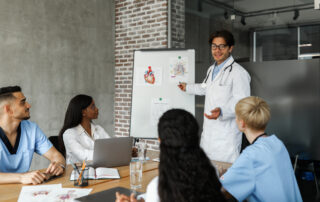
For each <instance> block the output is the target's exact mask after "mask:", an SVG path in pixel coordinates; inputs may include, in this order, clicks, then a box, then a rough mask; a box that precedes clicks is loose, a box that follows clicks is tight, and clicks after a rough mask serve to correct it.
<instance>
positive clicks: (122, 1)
mask: <svg viewBox="0 0 320 202" xmlns="http://www.w3.org/2000/svg"><path fill="white" fill-rule="evenodd" d="M167 10H168V6H167V0H116V1H115V102H114V103H115V106H114V107H115V109H114V112H115V117H114V120H115V135H116V136H129V129H130V112H131V91H132V75H133V51H134V50H137V49H146V48H148V49H149V48H167V27H168V20H167V18H168V17H167V14H168V12H167ZM146 142H147V144H148V149H151V150H158V145H159V143H158V142H157V141H154V140H147V141H146Z"/></svg>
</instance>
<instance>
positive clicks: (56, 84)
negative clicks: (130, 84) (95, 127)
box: [0, 0, 114, 169]
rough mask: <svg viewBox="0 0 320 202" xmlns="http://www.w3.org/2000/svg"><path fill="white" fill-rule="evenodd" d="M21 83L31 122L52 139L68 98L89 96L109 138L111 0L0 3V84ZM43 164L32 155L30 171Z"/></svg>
mask: <svg viewBox="0 0 320 202" xmlns="http://www.w3.org/2000/svg"><path fill="white" fill-rule="evenodd" d="M8 85H20V86H21V87H22V89H23V92H24V94H25V95H26V96H27V99H28V101H29V102H30V103H31V105H32V108H31V121H34V122H36V123H38V125H39V126H40V128H41V129H42V130H43V131H44V132H45V134H46V135H47V136H52V135H57V134H58V132H59V130H60V128H61V126H62V123H63V119H64V115H65V111H66V108H67V105H68V103H69V100H70V99H71V98H72V97H73V96H74V95H76V94H79V93H84V94H89V95H91V96H93V98H94V100H95V101H96V103H97V106H98V107H99V109H100V117H99V119H98V120H97V121H96V123H98V124H101V125H102V126H103V127H104V128H105V129H106V130H107V132H109V133H110V134H111V135H113V131H114V127H113V122H114V121H113V103H114V1H109V0H108V1H106V0H1V1H0V86H8ZM47 163H48V162H46V161H45V160H43V158H39V156H38V155H35V157H34V160H33V163H32V167H31V168H32V169H36V168H43V167H45V166H46V165H47Z"/></svg>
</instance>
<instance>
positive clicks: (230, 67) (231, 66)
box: [201, 61, 234, 88]
mask: <svg viewBox="0 0 320 202" xmlns="http://www.w3.org/2000/svg"><path fill="white" fill-rule="evenodd" d="M233 63H234V61H233V62H232V63H231V64H230V65H228V66H226V67H225V68H224V69H223V72H222V75H221V77H220V81H219V85H220V86H221V85H222V84H221V81H222V80H223V77H224V73H225V72H226V70H227V69H228V68H229V73H230V72H231V71H232V69H233ZM216 64H217V63H216V62H215V63H214V66H213V68H211V69H210V71H209V73H208V74H207V76H206V78H205V79H204V81H203V82H202V84H201V87H202V88H206V87H207V80H208V78H209V76H210V74H211V72H212V69H214V68H215V67H216ZM229 75H230V74H228V77H229Z"/></svg>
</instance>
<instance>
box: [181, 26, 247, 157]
mask: <svg viewBox="0 0 320 202" xmlns="http://www.w3.org/2000/svg"><path fill="white" fill-rule="evenodd" d="M209 43H210V45H211V53H212V57H213V58H214V60H215V63H214V64H213V65H211V66H210V67H209V69H208V71H207V75H206V78H205V79H204V81H203V83H202V84H186V83H180V84H179V85H178V87H179V88H180V89H181V90H182V91H186V92H187V93H189V94H196V95H205V96H206V98H205V107H204V116H205V117H204V122H203V131H202V136H201V146H202V148H203V149H204V151H205V152H206V154H207V155H208V157H209V158H210V159H211V160H216V161H223V162H229V163H233V162H234V161H235V160H236V158H237V157H238V156H239V152H240V147H241V140H242V135H241V132H240V131H239V130H238V128H237V124H236V121H235V119H236V117H235V105H236V104H237V102H238V101H239V100H240V99H242V98H244V97H247V96H250V80H251V78H250V75H249V74H248V72H247V71H246V70H245V69H244V68H243V67H241V66H240V65H239V64H238V63H236V62H235V61H234V59H233V57H232V56H231V52H232V50H233V47H234V38H233V35H232V34H231V33H230V32H229V31H226V30H222V31H217V32H214V33H213V34H212V35H211V37H210V39H209Z"/></svg>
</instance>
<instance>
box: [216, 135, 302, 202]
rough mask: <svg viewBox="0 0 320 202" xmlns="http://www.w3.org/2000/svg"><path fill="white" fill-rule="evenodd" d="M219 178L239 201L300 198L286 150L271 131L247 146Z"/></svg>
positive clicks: (299, 199) (272, 200) (284, 200)
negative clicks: (269, 134)
mask: <svg viewBox="0 0 320 202" xmlns="http://www.w3.org/2000/svg"><path fill="white" fill-rule="evenodd" d="M220 181H221V183H222V185H223V187H224V188H225V189H226V190H227V191H228V192H229V193H230V194H232V195H233V196H234V197H235V198H236V199H237V200H239V201H243V200H244V199H247V198H248V199H249V201H250V202H252V201H264V202H269V201H270V202H274V201H281V202H286V201H287V202H292V201H295V202H300V201H302V199H301V195H300V191H299V187H298V185H297V181H296V177H295V175H294V172H293V169H292V164H291V161H290V158H289V154H288V151H287V149H286V148H285V146H284V145H283V143H282V141H281V140H279V139H278V138H277V137H276V136H275V135H271V136H269V137H260V138H259V139H258V140H257V141H256V142H255V143H254V144H252V145H250V146H248V147H247V148H246V149H245V150H244V151H243V152H242V154H241V155H240V156H239V158H238V159H237V160H236V161H235V162H234V164H233V165H232V166H231V167H230V168H229V169H228V171H227V172H226V173H225V174H224V175H223V176H222V177H221V178H220Z"/></svg>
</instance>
